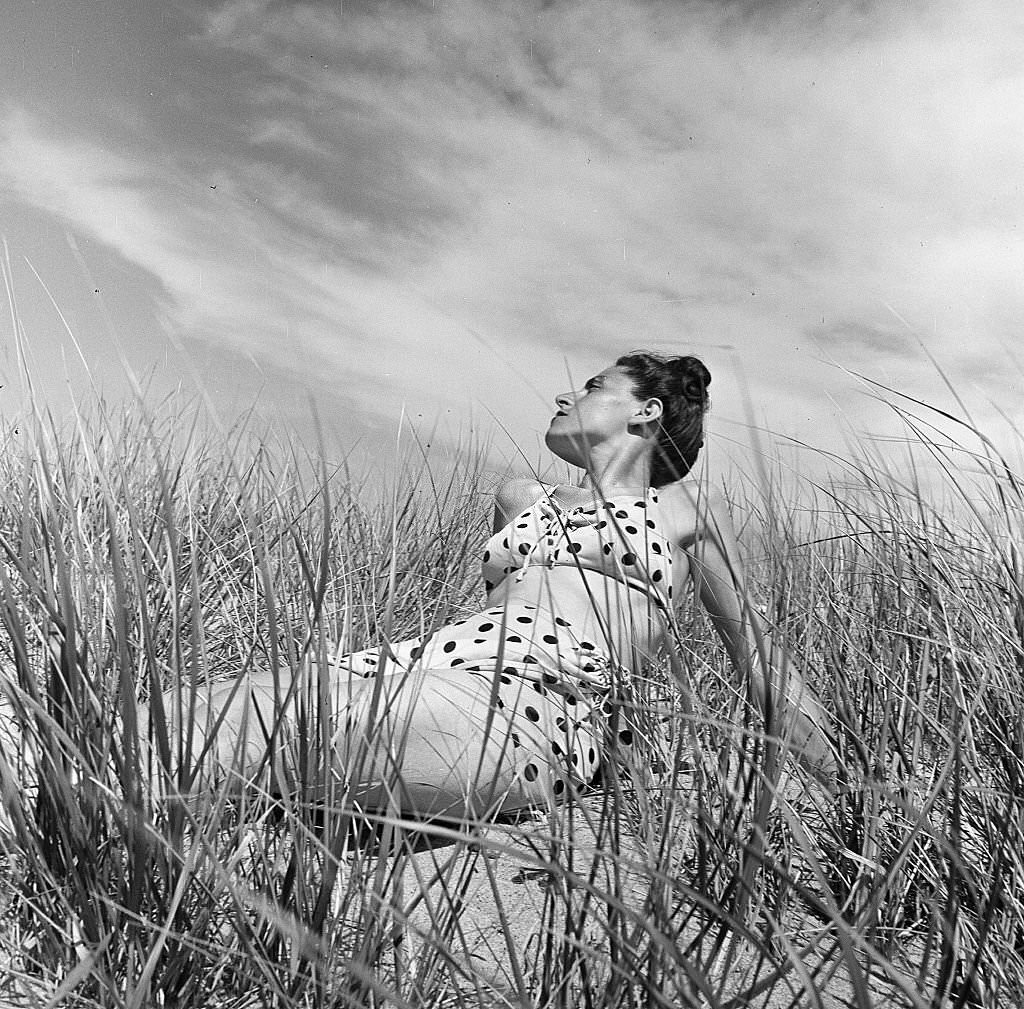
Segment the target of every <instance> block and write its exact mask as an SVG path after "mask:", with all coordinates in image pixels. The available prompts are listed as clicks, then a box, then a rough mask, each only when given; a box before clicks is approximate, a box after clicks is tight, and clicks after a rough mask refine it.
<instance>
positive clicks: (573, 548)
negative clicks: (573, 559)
mask: <svg viewBox="0 0 1024 1009" xmlns="http://www.w3.org/2000/svg"><path fill="white" fill-rule="evenodd" d="M565 549H566V550H568V551H569V553H571V554H578V553H579V552H580V551H581V550H582V549H583V544H582V543H570V544H569V545H568V546H567V547H566V548H565Z"/></svg>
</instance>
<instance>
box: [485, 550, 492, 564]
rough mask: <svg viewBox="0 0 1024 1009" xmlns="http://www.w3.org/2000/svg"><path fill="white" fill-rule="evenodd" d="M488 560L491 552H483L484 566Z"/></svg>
mask: <svg viewBox="0 0 1024 1009" xmlns="http://www.w3.org/2000/svg"><path fill="white" fill-rule="evenodd" d="M490 559H491V551H490V550H485V551H484V564H486V563H487V562H488V561H489V560H490Z"/></svg>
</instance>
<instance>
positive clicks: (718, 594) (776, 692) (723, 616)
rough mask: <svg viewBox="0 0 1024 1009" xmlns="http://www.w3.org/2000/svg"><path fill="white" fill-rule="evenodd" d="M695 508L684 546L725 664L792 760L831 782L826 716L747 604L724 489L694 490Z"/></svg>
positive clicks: (833, 769)
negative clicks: (691, 535) (692, 534)
mask: <svg viewBox="0 0 1024 1009" xmlns="http://www.w3.org/2000/svg"><path fill="white" fill-rule="evenodd" d="M697 509H698V521H697V524H696V530H697V535H696V539H695V541H694V542H693V543H692V544H689V545H688V546H687V548H686V551H687V554H688V555H689V559H690V565H691V570H692V575H693V580H694V586H695V590H696V592H697V595H698V597H699V598H700V601H701V603H702V604H703V606H704V608H705V609H706V610H707V612H708V615H709V616H710V617H711V621H712V623H713V624H714V627H715V630H716V631H717V632H718V635H719V637H720V638H721V639H722V642H723V643H724V645H725V648H726V651H727V652H728V654H729V658H730V659H731V660H732V663H733V666H734V667H735V668H736V670H737V671H738V672H739V673H740V674H741V675H742V676H744V677H746V679H747V682H748V683H749V684H750V685H751V687H752V688H753V691H754V694H755V697H756V698H757V702H758V704H759V705H760V706H761V709H762V711H764V712H765V715H766V719H767V722H768V731H769V732H770V733H772V734H775V735H778V736H781V737H782V738H784V739H785V741H786V745H787V747H788V748H789V749H790V750H792V751H793V753H794V755H795V756H796V757H797V759H798V760H799V761H800V763H801V764H802V765H803V766H804V767H805V768H807V769H808V770H809V771H810V772H811V773H813V774H814V776H815V777H816V778H817V779H818V780H819V781H820V782H822V784H824V785H826V786H827V787H829V788H834V787H835V785H836V779H837V774H838V764H837V762H836V747H835V744H834V742H833V738H832V731H831V719H830V717H829V715H828V713H827V712H826V711H825V708H824V707H823V705H822V704H821V701H819V700H818V698H817V697H816V696H815V695H814V693H813V691H812V690H811V689H810V687H809V686H808V685H807V684H806V683H805V682H804V679H803V677H802V676H801V674H800V671H799V670H798V668H797V667H796V665H795V663H794V662H793V661H792V659H791V658H790V656H789V655H788V653H787V652H786V650H785V649H784V648H783V647H782V645H781V644H780V643H778V642H777V641H776V640H775V636H774V635H773V634H772V633H771V631H770V629H769V628H768V625H767V623H766V621H765V620H764V618H763V617H762V616H761V614H759V613H758V612H757V611H756V610H755V609H754V607H753V606H752V605H751V602H750V597H749V595H748V593H747V589H746V584H745V582H744V577H743V566H742V563H741V562H740V557H739V545H738V543H737V541H736V533H735V530H734V528H733V523H732V516H731V514H730V512H729V507H728V504H727V502H726V501H725V498H724V495H722V494H721V493H717V492H702V493H701V495H700V499H699V501H698V502H697ZM766 670H767V675H766V672H765V671H766Z"/></svg>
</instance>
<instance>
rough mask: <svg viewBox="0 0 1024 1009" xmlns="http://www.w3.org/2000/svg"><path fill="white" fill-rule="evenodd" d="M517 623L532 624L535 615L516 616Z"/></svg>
mask: <svg viewBox="0 0 1024 1009" xmlns="http://www.w3.org/2000/svg"><path fill="white" fill-rule="evenodd" d="M516 623H517V624H532V623H533V617H516Z"/></svg>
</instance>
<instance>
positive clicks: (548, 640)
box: [544, 634, 558, 645]
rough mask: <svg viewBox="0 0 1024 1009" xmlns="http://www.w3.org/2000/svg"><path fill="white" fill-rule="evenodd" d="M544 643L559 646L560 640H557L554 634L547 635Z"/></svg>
mask: <svg viewBox="0 0 1024 1009" xmlns="http://www.w3.org/2000/svg"><path fill="white" fill-rule="evenodd" d="M544 641H545V643H546V644H549V645H557V644H558V638H556V637H555V636H554V634H545V635H544Z"/></svg>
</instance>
